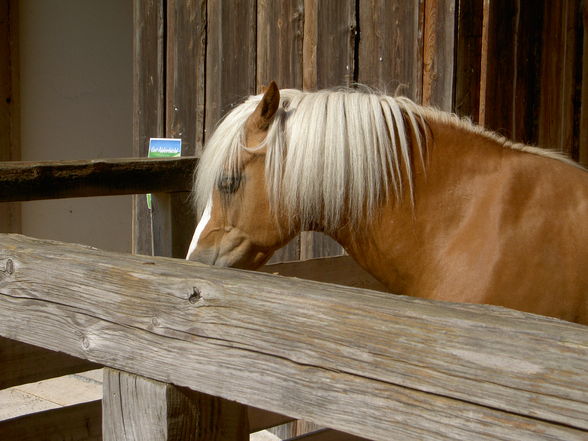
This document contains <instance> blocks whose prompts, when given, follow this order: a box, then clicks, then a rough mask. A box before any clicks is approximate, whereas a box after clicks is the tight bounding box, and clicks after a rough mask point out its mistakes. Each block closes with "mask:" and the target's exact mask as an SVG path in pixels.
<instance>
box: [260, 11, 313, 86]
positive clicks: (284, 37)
mask: <svg viewBox="0 0 588 441" xmlns="http://www.w3.org/2000/svg"><path fill="white" fill-rule="evenodd" d="M257 14H258V15H257V26H258V30H257V86H258V89H259V88H260V87H261V86H263V85H266V84H268V83H269V82H270V81H272V80H274V81H276V82H277V84H278V86H279V87H280V88H282V89H284V88H295V89H301V88H302V44H303V35H304V0H292V1H287V2H276V1H271V0H259V1H258V5H257Z"/></svg>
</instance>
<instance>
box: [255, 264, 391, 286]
mask: <svg viewBox="0 0 588 441" xmlns="http://www.w3.org/2000/svg"><path fill="white" fill-rule="evenodd" d="M260 271H262V272H264V273H270V274H278V275H280V276H286V277H298V278H299V279H306V280H314V281H316V282H325V283H336V284H338V285H345V286H354V287H356V288H365V289H375V290H376V291H388V288H386V287H385V286H384V285H383V284H382V283H380V282H379V281H378V280H376V279H375V278H374V276H372V275H371V274H370V273H368V272H367V271H366V270H364V269H363V268H362V267H361V266H359V264H358V263H357V262H356V261H355V260H353V259H352V258H351V256H336V257H319V258H316V259H307V260H301V261H298V262H285V263H272V264H269V265H265V266H263V267H261V268H260Z"/></svg>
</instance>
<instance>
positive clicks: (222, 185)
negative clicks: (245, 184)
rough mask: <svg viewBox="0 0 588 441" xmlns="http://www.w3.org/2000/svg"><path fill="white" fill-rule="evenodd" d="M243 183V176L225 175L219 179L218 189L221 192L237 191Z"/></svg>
mask: <svg viewBox="0 0 588 441" xmlns="http://www.w3.org/2000/svg"><path fill="white" fill-rule="evenodd" d="M240 185H241V176H223V177H221V178H220V179H219V181H218V190H219V191H220V192H221V193H225V194H230V193H235V192H236V191H237V190H238V189H239V186H240Z"/></svg>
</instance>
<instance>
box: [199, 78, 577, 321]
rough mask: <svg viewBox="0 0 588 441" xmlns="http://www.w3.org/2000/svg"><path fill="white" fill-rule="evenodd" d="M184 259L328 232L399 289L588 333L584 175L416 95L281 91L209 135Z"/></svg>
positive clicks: (273, 246)
mask: <svg viewBox="0 0 588 441" xmlns="http://www.w3.org/2000/svg"><path fill="white" fill-rule="evenodd" d="M194 195H195V200H196V201H197V202H196V204H197V206H200V207H205V208H204V211H203V213H202V216H201V220H200V222H199V224H198V226H197V228H196V231H195V233H194V238H193V240H192V243H191V246H190V250H189V253H188V259H190V260H196V261H200V262H204V263H207V264H213V265H222V266H231V267H238V268H246V269H255V268H257V267H259V266H261V265H263V264H264V263H265V262H266V261H267V260H268V258H269V257H270V256H271V255H272V253H273V252H274V251H275V250H277V249H278V248H280V247H281V246H283V245H284V244H286V243H287V242H288V241H289V240H290V239H292V238H293V237H294V236H295V235H296V234H297V233H298V232H299V231H301V230H315V231H322V232H324V233H326V234H328V235H330V236H331V237H333V238H334V239H335V240H336V241H337V242H339V243H340V244H341V245H342V246H343V247H344V248H345V250H346V251H347V252H348V253H349V254H350V255H351V256H352V257H353V258H354V259H355V260H356V261H357V262H358V263H359V264H360V265H361V266H362V267H363V268H365V269H366V270H367V271H368V272H370V273H371V274H372V275H374V276H375V277H376V278H377V279H379V280H380V281H381V282H382V283H383V284H384V285H386V286H387V287H388V288H389V290H390V291H391V292H394V293H398V294H407V295H412V296H417V297H422V298H427V299H436V300H445V301H452V302H470V303H484V304H493V305H501V306H505V307H508V308H512V309H517V310H522V311H527V312H532V313H537V314H542V315H547V316H553V317H558V318H561V319H564V320H568V321H575V322H579V323H584V324H588V173H587V172H586V171H585V170H584V169H582V168H581V167H580V166H578V165H577V164H576V163H574V162H572V161H571V160H568V159H566V158H564V157H563V156H561V155H559V154H557V153H553V152H549V151H546V150H543V149H539V148H535V147H530V146H526V145H522V144H516V143H513V142H511V141H508V140H507V139H505V138H504V137H502V136H499V135H497V134H495V133H492V132H490V131H487V130H485V129H483V128H481V127H479V126H476V125H474V124H472V123H471V122H469V121H468V120H464V119H460V118H458V117H457V116H455V115H452V114H448V113H444V112H441V111H439V110H436V109H433V108H428V107H422V106H419V105H417V104H415V103H413V102H412V101H410V100H409V99H407V98H402V97H390V96H386V95H382V94H376V93H371V92H369V91H366V90H354V89H351V90H328V91H318V92H302V91H298V90H282V91H280V90H278V87H277V86H276V84H275V83H273V82H272V83H271V84H270V85H269V87H268V88H267V89H266V91H265V93H263V94H262V95H258V96H252V97H250V98H249V99H247V100H246V101H245V102H244V103H242V104H241V105H239V106H237V107H236V108H235V109H233V110H232V111H231V112H230V113H228V115H226V117H225V118H224V119H223V120H222V122H221V123H220V124H219V126H218V128H217V129H216V130H215V132H214V134H213V135H212V137H211V138H210V141H209V142H208V145H207V147H206V149H205V151H204V153H203V155H202V158H201V160H200V164H199V166H198V170H197V174H196V178H195V184H194Z"/></svg>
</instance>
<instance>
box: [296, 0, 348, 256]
mask: <svg viewBox="0 0 588 441" xmlns="http://www.w3.org/2000/svg"><path fill="white" fill-rule="evenodd" d="M357 37H358V34H357V21H356V3H355V1H354V0H343V1H341V0H339V1H337V0H321V1H318V0H306V1H305V2H304V41H303V65H304V77H303V87H304V89H305V90H316V89H324V88H329V87H337V86H349V85H351V83H352V82H353V80H354V71H355V47H356V39H357ZM343 253H344V251H343V248H342V247H341V246H340V245H339V244H337V243H336V242H335V241H334V240H332V239H331V238H329V237H328V236H326V235H324V234H321V233H316V232H303V233H301V235H300V258H301V259H303V260H304V259H311V258H314V257H325V256H338V255H341V254H343Z"/></svg>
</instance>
